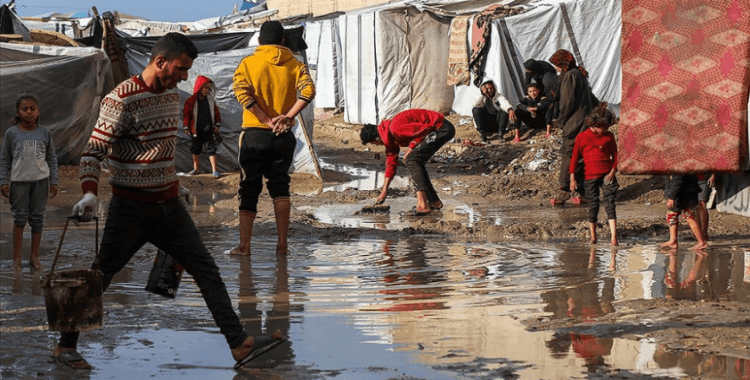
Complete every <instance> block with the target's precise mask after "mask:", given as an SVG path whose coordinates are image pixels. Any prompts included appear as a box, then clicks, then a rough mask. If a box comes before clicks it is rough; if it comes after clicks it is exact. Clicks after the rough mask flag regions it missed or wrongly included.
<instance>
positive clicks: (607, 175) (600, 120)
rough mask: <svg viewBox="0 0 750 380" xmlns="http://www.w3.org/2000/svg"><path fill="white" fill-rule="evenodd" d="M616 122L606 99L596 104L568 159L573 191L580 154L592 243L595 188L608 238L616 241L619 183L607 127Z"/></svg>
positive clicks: (612, 139) (613, 145)
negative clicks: (604, 212)
mask: <svg viewBox="0 0 750 380" xmlns="http://www.w3.org/2000/svg"><path fill="white" fill-rule="evenodd" d="M617 122H618V119H617V117H615V115H614V114H613V113H612V112H611V111H610V110H608V109H607V108H606V103H602V105H601V106H599V107H596V108H595V109H594V110H593V111H591V113H590V114H589V115H588V116H587V117H586V125H587V126H588V129H587V130H585V131H583V132H581V133H580V134H579V135H578V136H577V137H576V142H575V146H574V147H573V156H572V157H571V160H570V190H571V191H575V189H576V186H577V185H578V184H577V183H576V180H575V176H574V175H573V173H575V170H576V166H577V165H578V159H579V157H583V164H584V175H585V177H584V182H583V185H584V188H585V190H586V197H587V198H588V201H589V215H588V219H589V228H590V229H591V243H596V223H597V216H598V215H599V189H600V188H601V190H602V201H603V202H604V210H605V211H606V212H607V219H608V221H609V229H610V231H611V236H610V240H611V242H612V246H616V245H617V214H616V212H615V197H616V196H617V189H619V188H620V185H619V184H618V183H617V178H616V177H615V170H616V169H617V143H616V142H615V135H613V134H612V132H610V131H609V127H610V126H612V125H613V124H616V123H617Z"/></svg>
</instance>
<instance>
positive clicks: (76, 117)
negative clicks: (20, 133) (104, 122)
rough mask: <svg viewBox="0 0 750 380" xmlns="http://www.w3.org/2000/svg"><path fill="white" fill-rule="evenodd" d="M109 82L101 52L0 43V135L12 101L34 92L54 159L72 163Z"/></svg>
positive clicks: (12, 112) (10, 114)
mask: <svg viewBox="0 0 750 380" xmlns="http://www.w3.org/2000/svg"><path fill="white" fill-rule="evenodd" d="M113 85H114V84H113V81H112V71H111V69H110V62H109V58H107V55H106V54H105V53H104V51H103V50H100V49H96V48H89V47H85V48H84V47H47V46H40V45H17V44H7V43H0V93H1V95H0V136H4V135H5V131H6V130H7V129H8V128H9V127H11V122H10V119H11V118H12V117H13V116H14V115H15V105H16V99H18V97H19V96H21V95H24V94H29V95H34V96H36V97H37V98H38V99H39V103H40V104H39V108H40V111H41V116H40V118H39V124H40V125H43V126H45V127H47V128H48V129H49V130H50V131H51V132H52V138H53V139H54V142H55V148H56V149H57V159H58V162H59V163H61V164H69V163H76V162H77V161H78V159H79V158H80V155H81V152H82V151H83V148H84V147H85V145H86V141H87V140H88V138H89V136H90V135H91V131H92V130H93V129H94V125H95V124H96V118H97V116H98V114H99V103H100V102H101V99H102V97H104V95H106V94H107V93H108V92H109V91H110V90H111V89H112V88H113ZM2 138H3V137H0V139H2Z"/></svg>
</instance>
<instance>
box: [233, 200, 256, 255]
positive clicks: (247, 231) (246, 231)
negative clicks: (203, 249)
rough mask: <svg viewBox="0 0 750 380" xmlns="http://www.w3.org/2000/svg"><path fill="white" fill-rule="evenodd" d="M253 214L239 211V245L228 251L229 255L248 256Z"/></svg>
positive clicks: (253, 219)
mask: <svg viewBox="0 0 750 380" xmlns="http://www.w3.org/2000/svg"><path fill="white" fill-rule="evenodd" d="M253 222H255V213H254V212H251V211H240V245H239V246H237V247H234V248H232V250H231V251H229V254H230V255H241V256H250V241H251V240H252V237H253Z"/></svg>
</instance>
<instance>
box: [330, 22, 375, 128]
mask: <svg viewBox="0 0 750 380" xmlns="http://www.w3.org/2000/svg"><path fill="white" fill-rule="evenodd" d="M338 21H339V31H340V32H341V45H342V46H343V52H344V55H343V62H344V70H343V71H344V78H343V79H344V103H345V104H346V108H345V109H344V121H346V122H347V123H352V124H365V123H369V124H376V123H377V122H378V114H377V103H376V98H375V97H376V94H377V82H376V79H377V70H376V67H377V66H376V65H377V63H376V56H375V13H373V12H368V13H360V14H346V15H342V16H340V17H339V19H338Z"/></svg>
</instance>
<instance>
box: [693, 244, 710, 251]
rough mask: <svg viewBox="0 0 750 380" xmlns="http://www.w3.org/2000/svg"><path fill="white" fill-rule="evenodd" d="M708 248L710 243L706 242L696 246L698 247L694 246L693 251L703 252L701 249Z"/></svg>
mask: <svg viewBox="0 0 750 380" xmlns="http://www.w3.org/2000/svg"><path fill="white" fill-rule="evenodd" d="M706 248H708V243H706V242H704V243H702V244H701V243H698V244H696V245H694V246H693V250H696V251H698V250H701V249H706Z"/></svg>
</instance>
